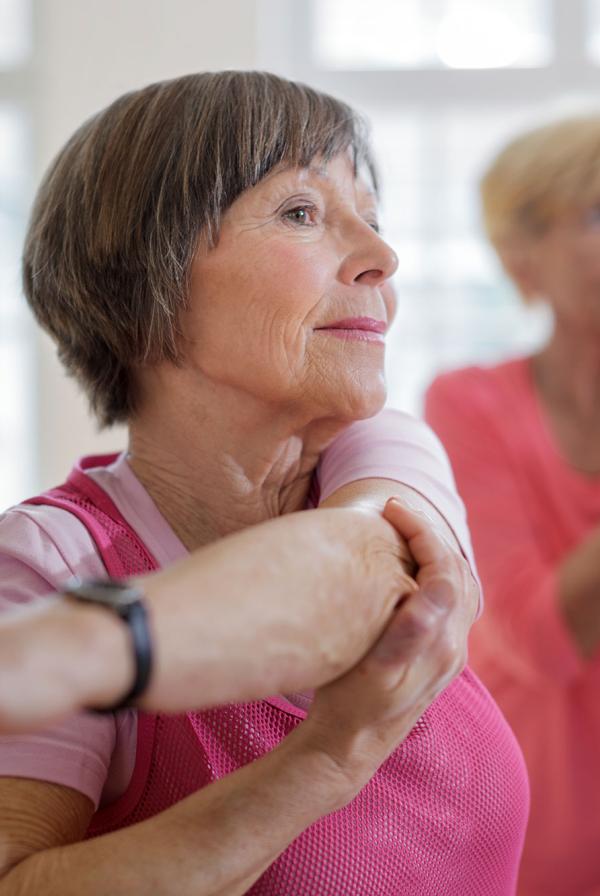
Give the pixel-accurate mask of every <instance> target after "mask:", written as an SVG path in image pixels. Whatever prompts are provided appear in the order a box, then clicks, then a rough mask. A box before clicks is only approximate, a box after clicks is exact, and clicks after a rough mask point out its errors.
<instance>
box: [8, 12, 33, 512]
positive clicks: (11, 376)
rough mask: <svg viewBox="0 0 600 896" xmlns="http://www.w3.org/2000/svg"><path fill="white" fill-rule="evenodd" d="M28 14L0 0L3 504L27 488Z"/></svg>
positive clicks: (29, 428)
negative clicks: (23, 278)
mask: <svg viewBox="0 0 600 896" xmlns="http://www.w3.org/2000/svg"><path fill="white" fill-rule="evenodd" d="M29 15H30V8H29V6H28V4H27V3H26V2H24V0H0V470H1V476H0V506H2V507H6V506H8V505H9V504H11V503H13V502H15V501H16V500H18V499H20V498H22V496H23V494H26V493H27V492H28V491H29V490H30V489H31V487H32V482H33V472H34V470H33V467H34V450H33V429H34V428H33V408H32V404H33V402H32V396H33V382H32V375H33V353H32V346H31V342H32V335H31V330H30V321H29V317H28V314H27V312H26V310H25V308H24V302H23V299H22V296H21V288H20V256H21V247H22V241H23V231H24V218H25V212H26V205H27V200H28V198H29V187H30V184H29V176H30V161H29V154H30V153H29V149H30V145H31V140H30V137H29V116H28V108H27V106H28V104H27V99H26V97H27V62H28V59H29V55H30V49H31V48H30V35H31V27H30V21H29Z"/></svg>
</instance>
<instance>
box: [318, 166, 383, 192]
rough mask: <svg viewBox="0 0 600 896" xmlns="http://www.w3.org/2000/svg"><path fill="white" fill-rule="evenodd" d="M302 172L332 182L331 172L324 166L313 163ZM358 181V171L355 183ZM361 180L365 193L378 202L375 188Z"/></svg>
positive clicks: (363, 179)
mask: <svg viewBox="0 0 600 896" xmlns="http://www.w3.org/2000/svg"><path fill="white" fill-rule="evenodd" d="M301 170H303V171H307V172H308V173H309V174H315V175H316V176H317V177H321V178H323V180H326V181H331V175H330V174H329V172H328V171H327V169H326V168H324V167H323V166H322V165H313V164H312V163H311V164H310V165H306V166H305V167H304V168H302V169H301ZM358 179H359V172H358V171H357V172H356V175H355V178H354V180H355V182H356V181H357V180H358ZM361 180H362V183H363V185H364V187H365V191H366V193H367V195H368V196H370V197H372V198H373V199H375V200H377V193H376V192H375V190H374V189H373V187H372V186H369V184H368V183H367V181H366V180H365V178H364V177H363V178H361Z"/></svg>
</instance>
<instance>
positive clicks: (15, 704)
mask: <svg viewBox="0 0 600 896" xmlns="http://www.w3.org/2000/svg"><path fill="white" fill-rule="evenodd" d="M403 550H405V542H404V541H403V540H402V539H400V538H399V537H398V535H397V534H396V531H395V530H394V528H393V527H392V526H391V525H390V524H389V523H387V522H386V521H385V520H384V519H383V518H382V517H381V515H380V514H379V513H376V512H374V511H373V512H367V511H361V510H352V509H331V510H327V511H324V510H319V511H314V510H313V511H310V510H308V511H303V512H302V513H297V514H289V515H288V516H284V517H280V518H278V519H277V520H273V521H271V522H268V523H264V524H262V525H260V526H256V527H253V528H252V529H247V530H244V531H243V532H239V533H237V534H235V535H231V536H228V537H227V538H224V539H222V540H220V541H218V542H216V543H214V544H211V545H209V546H207V547H205V548H202V549H201V550H199V551H197V552H196V553H195V554H193V555H191V556H190V557H188V558H186V559H185V560H183V561H181V562H180V563H178V564H176V565H174V566H172V567H169V568H168V569H166V570H164V571H162V572H159V573H156V574H153V575H151V576H148V577H146V578H144V579H143V580H139V584H141V585H142V587H143V589H144V591H145V593H146V596H147V601H148V605H149V610H150V618H151V623H152V628H153V632H154V640H155V660H156V663H155V671H154V675H153V677H152V680H151V683H150V686H149V689H148V691H147V692H146V694H145V695H144V697H143V699H142V700H141V701H140V705H141V707H142V708H144V709H147V710H149V711H152V710H154V711H157V710H161V711H167V712H168V711H171V712H176V711H183V710H188V709H190V708H194V707H198V706H200V705H201V706H209V705H211V704H220V703H226V702H228V701H231V700H238V701H239V700H250V699H255V698H260V697H264V696H267V695H268V694H269V693H275V692H278V693H286V692H294V691H297V690H301V689H303V688H309V687H318V686H319V685H322V684H324V683H325V682H327V681H330V680H332V679H333V678H335V677H337V676H338V675H340V674H342V673H343V672H344V671H346V670H347V669H349V668H350V667H351V666H352V665H354V663H356V662H357V661H358V659H359V658H360V657H361V656H363V655H364V654H365V653H366V651H367V650H368V648H369V646H370V645H371V644H372V643H373V641H374V640H375V639H376V638H377V637H378V635H379V634H380V633H381V631H382V630H383V628H384V626H385V624H386V622H387V621H388V620H389V618H390V614H391V612H392V610H393V608H394V606H395V604H396V603H397V600H398V598H399V596H400V595H401V594H403V593H406V592H407V590H410V589H411V587H412V585H411V582H410V580H409V579H408V577H407V575H406V573H405V571H404V567H403V565H402V563H401V560H402V557H403V554H402V551H403ZM316 632H318V637H315V633H316ZM257 645H260V649H257ZM130 653H131V651H130V645H129V641H128V633H127V630H126V628H125V626H124V625H123V623H122V622H121V621H120V620H118V619H117V618H116V617H113V616H112V614H110V613H109V612H107V611H106V610H104V609H102V608H98V607H94V606H81V605H79V604H76V603H75V602H74V601H72V600H66V599H64V598H63V599H56V600H51V599H48V600H44V601H38V602H37V604H36V606H35V607H28V608H26V609H25V610H23V611H19V612H15V613H4V614H2V616H0V731H4V732H5V733H6V732H9V731H10V732H16V731H19V730H27V729H29V730H31V729H32V728H35V727H38V728H39V727H40V726H42V725H45V724H48V723H49V722H51V721H55V720H57V719H59V718H61V717H65V716H67V715H69V714H72V713H74V712H76V711H77V710H79V709H81V708H83V707H85V706H106V705H111V704H113V703H115V702H117V701H118V700H119V699H120V697H121V696H122V695H123V694H124V693H126V692H127V690H128V688H129V686H130V683H131V679H132V678H133V667H132V659H131V656H130ZM199 682H200V684H199Z"/></svg>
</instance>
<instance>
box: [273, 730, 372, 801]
mask: <svg viewBox="0 0 600 896" xmlns="http://www.w3.org/2000/svg"><path fill="white" fill-rule="evenodd" d="M334 728H335V731H334ZM294 740H295V742H294ZM284 744H285V745H289V746H290V747H292V748H293V749H294V751H295V752H296V753H300V755H302V756H303V758H304V762H305V763H306V764H307V765H308V766H309V768H312V773H313V775H314V780H316V781H318V784H319V793H320V794H321V795H322V797H323V800H324V802H325V803H327V806H326V810H327V811H329V812H333V811H335V810H336V809H339V808H341V807H342V806H345V805H347V804H348V803H349V802H351V801H352V800H353V799H354V798H355V797H356V795H357V794H358V793H359V792H360V791H361V790H362V788H363V787H364V786H365V785H366V784H367V783H368V781H369V780H370V779H371V777H372V776H373V774H374V773H375V771H376V770H377V768H378V767H379V765H380V764H381V763H382V762H383V761H384V759H385V758H386V756H387V753H388V752H389V750H388V751H385V750H383V749H378V748H377V747H378V746H379V745H376V744H375V743H374V741H373V738H372V736H371V734H370V732H367V731H365V730H362V729H361V730H356V731H350V730H348V729H345V730H344V732H343V734H341V733H340V728H339V726H333V725H332V726H324V725H321V724H320V723H319V722H318V721H316V720H313V719H312V718H311V717H310V716H309V717H308V718H307V719H306V720H305V721H304V722H303V723H302V724H301V725H299V726H298V728H296V729H295V730H294V731H293V732H292V734H291V735H289V736H288V738H287V739H286V741H285V742H284ZM380 754H381V755H380Z"/></svg>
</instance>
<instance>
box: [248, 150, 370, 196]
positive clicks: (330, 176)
mask: <svg viewBox="0 0 600 896" xmlns="http://www.w3.org/2000/svg"><path fill="white" fill-rule="evenodd" d="M261 185H263V187H264V190H265V191H269V190H271V189H273V190H276V189H278V188H285V187H287V186H289V187H292V188H293V187H294V186H298V187H299V188H302V187H303V186H306V187H318V188H322V189H324V190H326V191H330V192H333V193H335V192H340V193H341V192H343V193H352V194H353V195H354V197H355V198H356V199H357V200H358V201H362V202H369V203H370V204H373V205H376V204H377V201H378V200H377V194H376V191H375V187H374V185H373V179H372V177H371V174H370V172H369V169H368V167H367V166H366V165H360V166H359V167H358V169H357V168H356V167H355V163H354V160H353V158H352V156H351V155H350V153H341V154H340V155H338V156H334V158H333V159H330V160H324V159H322V158H316V159H313V161H312V162H310V163H309V164H308V165H304V166H295V165H286V164H282V165H279V166H277V168H275V169H274V170H273V171H271V172H270V173H269V174H268V175H267V176H266V177H265V178H263V180H262V181H260V182H259V184H257V186H258V187H260V186H261Z"/></svg>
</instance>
